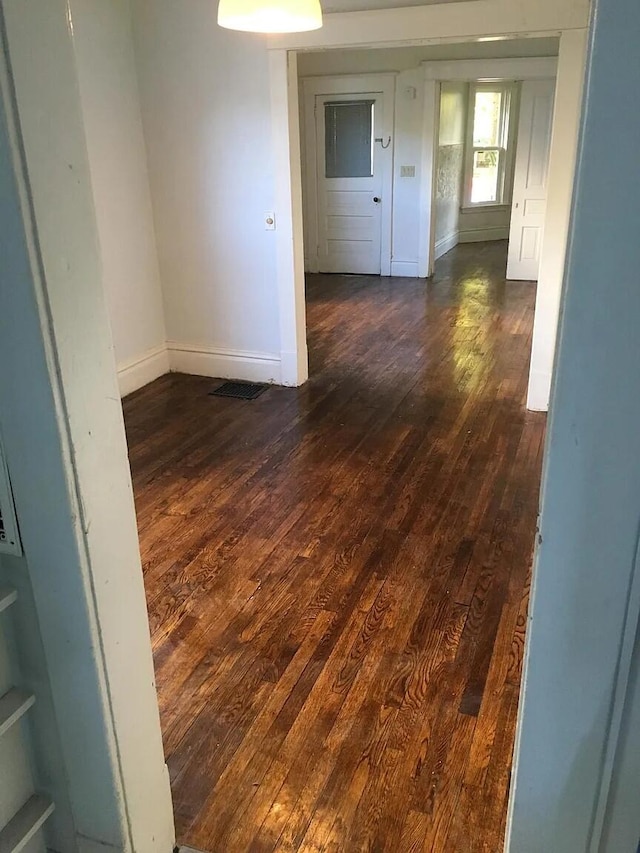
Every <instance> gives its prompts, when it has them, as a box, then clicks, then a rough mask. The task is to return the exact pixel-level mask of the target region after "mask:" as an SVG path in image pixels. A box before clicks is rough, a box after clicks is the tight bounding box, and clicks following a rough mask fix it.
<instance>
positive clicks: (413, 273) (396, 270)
mask: <svg viewBox="0 0 640 853" xmlns="http://www.w3.org/2000/svg"><path fill="white" fill-rule="evenodd" d="M391 275H392V276H395V277H396V278H418V277H419V276H418V262H417V261H391Z"/></svg>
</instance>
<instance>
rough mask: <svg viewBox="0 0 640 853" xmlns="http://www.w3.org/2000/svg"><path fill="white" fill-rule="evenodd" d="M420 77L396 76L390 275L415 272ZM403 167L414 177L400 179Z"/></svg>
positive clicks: (415, 74) (414, 74)
mask: <svg viewBox="0 0 640 853" xmlns="http://www.w3.org/2000/svg"><path fill="white" fill-rule="evenodd" d="M423 78H424V75H423V74H422V70H421V69H420V68H415V69H410V70H407V71H402V72H400V73H399V74H398V76H397V78H396V104H395V148H394V157H393V215H392V240H391V274H392V275H399V276H417V275H418V252H419V246H420V217H419V214H418V211H419V208H420V186H421V168H422V132H423V119H424V95H423V87H424V79H423ZM402 166H413V167H415V176H414V177H404V178H403V177H402V176H401V170H402Z"/></svg>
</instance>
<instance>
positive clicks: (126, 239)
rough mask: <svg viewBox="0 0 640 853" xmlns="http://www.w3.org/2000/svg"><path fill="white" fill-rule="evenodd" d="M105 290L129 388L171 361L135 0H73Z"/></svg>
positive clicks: (124, 387) (119, 359)
mask: <svg viewBox="0 0 640 853" xmlns="http://www.w3.org/2000/svg"><path fill="white" fill-rule="evenodd" d="M71 14H72V18H73V26H74V33H75V48H76V57H77V68H78V79H79V82H80V94H81V98H82V107H83V111H84V121H85V132H86V137H87V148H88V152H89V164H90V168H91V182H92V187H93V195H94V199H95V205H96V219H97V225H98V233H99V239H100V252H101V256H102V267H103V274H104V282H105V291H106V296H107V302H108V307H109V313H110V318H111V329H112V333H113V342H114V347H115V353H116V360H117V363H118V368H119V379H120V389H121V392H122V393H123V394H126V393H129V392H130V391H133V390H135V388H138V387H140V386H141V385H144V384H146V383H147V382H150V381H151V380H152V379H155V378H156V377H157V376H160V375H161V374H162V373H166V372H167V371H168V369H169V363H168V358H167V354H166V349H165V339H166V333H165V327H164V314H163V306H162V292H161V288H160V271H159V268H158V259H157V250H156V239H155V232H154V227H153V215H152V210H151V196H150V192H149V182H148V175H147V159H146V150H145V144H144V137H143V132H142V119H141V115H140V104H139V98H138V83H137V77H136V69H135V61H134V55H133V41H132V34H131V18H130V8H129V0H108V2H105V0H71Z"/></svg>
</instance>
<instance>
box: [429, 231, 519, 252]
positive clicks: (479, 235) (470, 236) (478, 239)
mask: <svg viewBox="0 0 640 853" xmlns="http://www.w3.org/2000/svg"><path fill="white" fill-rule="evenodd" d="M508 239H509V226H508V225H494V226H493V227H491V228H469V229H467V230H466V231H460V239H459V241H458V242H460V243H484V242H485V241H487V240H508ZM436 251H437V249H436Z"/></svg>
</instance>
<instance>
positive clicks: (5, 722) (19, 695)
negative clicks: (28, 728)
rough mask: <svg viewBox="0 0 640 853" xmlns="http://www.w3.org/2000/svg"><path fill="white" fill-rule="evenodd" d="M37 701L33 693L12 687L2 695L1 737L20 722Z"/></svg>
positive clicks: (0, 704)
mask: <svg viewBox="0 0 640 853" xmlns="http://www.w3.org/2000/svg"><path fill="white" fill-rule="evenodd" d="M35 701H36V697H35V696H34V695H33V693H27V692H26V691H25V690H20V688H19V687H12V688H11V690H8V691H7V692H6V693H5V694H4V696H0V737H2V735H3V734H4V733H5V732H7V731H9V729H10V728H11V726H13V725H14V724H15V723H17V722H18V720H19V719H20V717H22V715H23V714H26V712H27V711H28V710H29V708H30V707H31V706H32V705H33V703H34V702H35Z"/></svg>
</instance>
